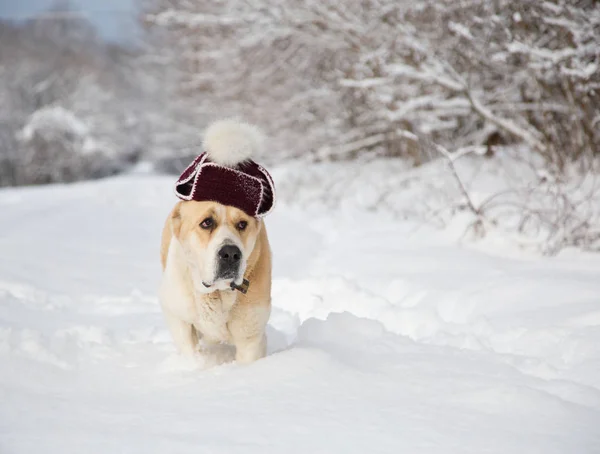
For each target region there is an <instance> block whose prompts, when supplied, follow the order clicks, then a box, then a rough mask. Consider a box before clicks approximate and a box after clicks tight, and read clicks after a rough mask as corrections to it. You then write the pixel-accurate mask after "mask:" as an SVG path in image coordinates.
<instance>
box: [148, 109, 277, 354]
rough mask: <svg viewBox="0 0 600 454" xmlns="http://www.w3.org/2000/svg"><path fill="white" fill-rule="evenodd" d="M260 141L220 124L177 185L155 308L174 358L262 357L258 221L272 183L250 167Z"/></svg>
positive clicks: (242, 128) (267, 284)
mask: <svg viewBox="0 0 600 454" xmlns="http://www.w3.org/2000/svg"><path fill="white" fill-rule="evenodd" d="M263 142H264V139H263V136H262V133H260V131H258V129H257V128H256V127H254V126H252V125H249V124H246V123H240V122H237V121H233V120H221V121H219V122H216V123H214V124H212V125H210V126H209V127H208V129H207V130H206V132H205V134H204V140H203V145H204V149H205V152H204V153H203V154H201V155H200V156H198V158H196V160H195V161H194V162H193V163H192V164H191V165H190V166H189V167H188V168H187V169H186V170H185V171H184V173H183V174H182V175H181V177H180V179H179V180H178V182H177V184H176V191H175V192H176V194H177V196H178V197H179V198H180V199H181V200H180V201H179V202H177V203H176V205H175V206H174V208H173V209H172V211H171V212H170V214H169V215H168V217H167V219H166V222H165V224H164V228H163V231H162V241H161V248H160V255H161V265H162V269H163V275H162V282H161V285H160V292H159V293H160V303H161V307H162V311H163V314H164V318H165V320H166V324H167V326H168V328H169V331H170V333H171V336H172V339H173V342H174V344H175V346H176V348H177V350H178V351H179V352H180V353H181V354H183V355H185V356H195V355H202V352H203V350H202V347H201V344H202V345H205V346H210V345H215V344H228V345H231V346H233V347H235V360H236V361H237V362H239V363H251V362H253V361H256V360H258V359H260V358H263V357H264V356H266V349H267V341H266V334H265V329H266V325H267V322H268V320H269V316H270V313H271V249H270V245H269V239H268V235H267V228H266V226H265V223H264V219H263V217H264V215H265V214H267V213H268V212H270V211H271V209H272V207H273V205H274V198H275V192H274V185H273V180H272V179H271V177H270V175H269V174H268V173H267V172H266V170H265V169H264V168H263V167H261V166H259V165H258V164H256V163H255V162H254V161H252V160H251V159H250V157H251V155H253V154H255V153H257V152H259V151H260V148H261V146H262V143H263Z"/></svg>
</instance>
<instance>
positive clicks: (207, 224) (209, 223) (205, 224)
mask: <svg viewBox="0 0 600 454" xmlns="http://www.w3.org/2000/svg"><path fill="white" fill-rule="evenodd" d="M214 226H215V220H214V219H213V218H206V219H205V220H204V221H202V222H201V223H200V227H202V228H203V229H212V228H213V227H214Z"/></svg>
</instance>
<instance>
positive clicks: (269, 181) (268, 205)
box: [257, 165, 275, 217]
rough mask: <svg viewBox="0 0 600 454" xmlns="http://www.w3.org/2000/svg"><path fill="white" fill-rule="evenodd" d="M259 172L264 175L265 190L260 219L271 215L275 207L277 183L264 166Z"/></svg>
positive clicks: (260, 208) (259, 168) (263, 184)
mask: <svg viewBox="0 0 600 454" xmlns="http://www.w3.org/2000/svg"><path fill="white" fill-rule="evenodd" d="M258 170H259V171H260V173H261V174H262V178H261V180H262V181H261V184H262V188H263V195H262V201H261V203H260V207H259V209H258V214H257V215H258V217H263V216H266V215H267V214H269V213H270V212H271V211H272V210H273V208H274V207H275V183H274V182H273V178H271V175H270V174H269V172H267V171H266V169H265V168H264V167H263V166H260V165H259V166H258Z"/></svg>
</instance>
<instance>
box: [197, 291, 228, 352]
mask: <svg viewBox="0 0 600 454" xmlns="http://www.w3.org/2000/svg"><path fill="white" fill-rule="evenodd" d="M235 301H236V294H235V292H233V291H221V292H213V293H209V294H200V295H196V298H195V309H196V317H195V320H194V327H195V328H196V330H198V331H199V332H200V333H201V334H202V336H203V338H204V339H205V340H206V341H209V342H229V341H230V334H229V329H228V328H227V323H228V322H229V317H230V312H231V309H232V308H233V306H234V305H235Z"/></svg>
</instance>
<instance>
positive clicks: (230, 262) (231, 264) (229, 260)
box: [216, 244, 242, 279]
mask: <svg viewBox="0 0 600 454" xmlns="http://www.w3.org/2000/svg"><path fill="white" fill-rule="evenodd" d="M241 261H242V251H241V250H240V248H239V247H237V246H235V245H233V244H226V245H225V246H223V247H221V249H219V252H217V276H216V278H217V279H236V278H237V277H238V273H239V270H240V263H241Z"/></svg>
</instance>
